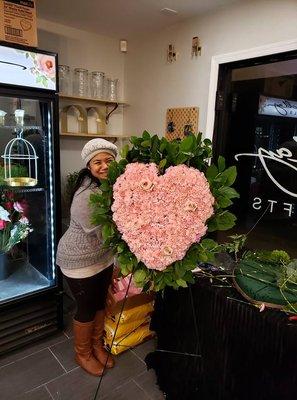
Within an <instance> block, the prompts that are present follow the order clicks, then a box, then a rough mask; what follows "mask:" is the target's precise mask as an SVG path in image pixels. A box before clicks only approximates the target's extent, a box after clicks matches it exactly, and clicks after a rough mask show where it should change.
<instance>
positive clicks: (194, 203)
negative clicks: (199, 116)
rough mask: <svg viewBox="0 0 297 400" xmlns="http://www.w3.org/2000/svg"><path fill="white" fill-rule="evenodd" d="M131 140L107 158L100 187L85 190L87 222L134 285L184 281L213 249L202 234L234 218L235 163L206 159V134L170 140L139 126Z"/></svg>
mask: <svg viewBox="0 0 297 400" xmlns="http://www.w3.org/2000/svg"><path fill="white" fill-rule="evenodd" d="M131 144H132V147H131V148H129V146H126V147H124V148H123V150H122V159H121V160H120V161H119V162H116V161H115V162H113V163H112V164H111V165H110V167H109V171H108V178H107V180H104V181H103V182H102V184H101V186H100V189H101V193H100V194H92V195H91V200H90V201H91V204H92V205H93V210H94V211H93V220H92V222H93V223H94V224H96V225H102V235H103V240H104V243H105V245H106V246H108V247H111V248H113V250H114V252H115V253H116V255H117V258H118V264H119V268H120V270H121V273H122V274H123V275H124V276H126V275H128V274H130V273H132V274H133V279H134V281H135V283H136V284H137V285H138V286H140V287H143V288H144V290H155V291H159V290H162V289H164V288H165V287H166V286H171V287H173V288H178V287H179V286H181V287H186V286H187V284H188V283H189V282H193V273H192V270H193V269H194V268H195V267H196V266H197V263H199V262H212V261H214V258H215V254H216V253H217V252H219V251H220V245H219V244H218V243H217V242H216V241H214V240H213V239H211V238H210V237H207V234H208V233H209V232H213V231H215V230H226V229H230V228H232V227H233V226H234V224H235V220H236V218H235V216H234V215H233V214H232V213H231V212H229V211H227V208H228V207H229V206H230V205H231V204H232V199H233V198H236V197H238V193H237V192H236V191H235V190H234V189H233V188H232V187H231V186H232V184H233V183H234V181H235V178H236V169H235V167H229V168H226V167H225V160H224V159H223V158H222V157H219V159H218V165H217V166H216V165H211V166H209V159H210V157H211V153H212V150H211V141H210V140H209V139H205V140H202V135H201V134H198V135H196V136H195V135H190V136H188V137H186V138H185V139H183V140H182V141H179V140H174V141H172V142H169V141H168V140H167V139H165V138H162V139H160V138H159V137H158V136H156V135H155V136H151V135H150V134H149V133H148V132H144V133H143V135H142V137H132V138H131Z"/></svg>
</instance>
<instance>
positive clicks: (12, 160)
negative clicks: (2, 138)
mask: <svg viewBox="0 0 297 400" xmlns="http://www.w3.org/2000/svg"><path fill="white" fill-rule="evenodd" d="M16 111H19V113H18V114H17V115H16V123H17V125H18V126H17V128H15V133H16V135H17V137H16V138H14V139H12V140H10V141H9V142H8V143H7V145H6V146H5V149H4V154H3V155H2V156H1V157H2V158H3V159H4V181H5V183H6V184H7V185H8V186H36V185H37V183H38V180H37V176H38V166H37V159H38V156H37V155H36V151H35V148H34V146H33V145H32V144H31V143H30V142H29V141H28V140H26V139H24V138H23V128H22V125H23V117H24V112H22V113H20V111H24V110H16ZM16 171H19V173H21V175H17V174H16V173H15V172H16Z"/></svg>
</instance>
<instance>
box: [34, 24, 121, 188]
mask: <svg viewBox="0 0 297 400" xmlns="http://www.w3.org/2000/svg"><path fill="white" fill-rule="evenodd" d="M38 46H39V48H41V49H44V50H49V51H54V52H57V53H58V56H59V64H66V65H69V66H70V67H72V68H75V67H79V68H86V69H88V70H89V71H103V72H105V73H106V75H107V76H110V77H114V78H119V81H120V86H119V98H120V99H124V85H123V80H124V63H125V54H123V53H120V51H119V41H118V40H117V39H113V38H109V37H105V36H100V35H95V34H93V33H89V32H86V31H82V30H78V29H74V28H71V27H68V26H65V25H60V24H57V23H53V22H50V21H45V20H42V19H39V20H38ZM122 132H123V114H122V111H121V110H119V111H117V112H115V113H114V114H113V115H112V117H111V119H110V123H109V125H108V127H107V133H113V134H119V133H120V134H121V133H122ZM87 140H88V139H86V140H84V139H71V138H61V140H60V146H61V175H62V180H64V178H65V175H66V174H67V173H68V172H72V171H74V170H78V169H80V168H81V167H82V163H81V157H80V152H81V149H82V147H83V145H84V144H85V143H86V142H87Z"/></svg>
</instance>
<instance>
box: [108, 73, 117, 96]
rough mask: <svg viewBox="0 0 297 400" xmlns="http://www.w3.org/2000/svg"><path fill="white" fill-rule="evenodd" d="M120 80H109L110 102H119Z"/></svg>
mask: <svg viewBox="0 0 297 400" xmlns="http://www.w3.org/2000/svg"><path fill="white" fill-rule="evenodd" d="M118 82H119V80H118V79H110V78H109V79H108V81H107V87H108V100H109V101H117V100H118Z"/></svg>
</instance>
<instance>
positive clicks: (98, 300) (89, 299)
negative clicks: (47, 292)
mask: <svg viewBox="0 0 297 400" xmlns="http://www.w3.org/2000/svg"><path fill="white" fill-rule="evenodd" d="M112 272H113V266H110V267H108V268H106V269H104V270H103V271H102V272H99V273H98V274H96V275H93V276H90V277H89V278H83V279H77V278H68V277H67V276H65V279H66V282H67V283H68V285H69V288H70V290H71V292H72V294H73V296H74V298H75V300H76V307H77V310H76V314H75V317H74V318H75V319H76V321H79V322H89V321H93V319H94V317H95V314H96V311H98V310H104V308H105V302H106V296H107V290H108V287H109V285H110V282H111V277H112Z"/></svg>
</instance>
